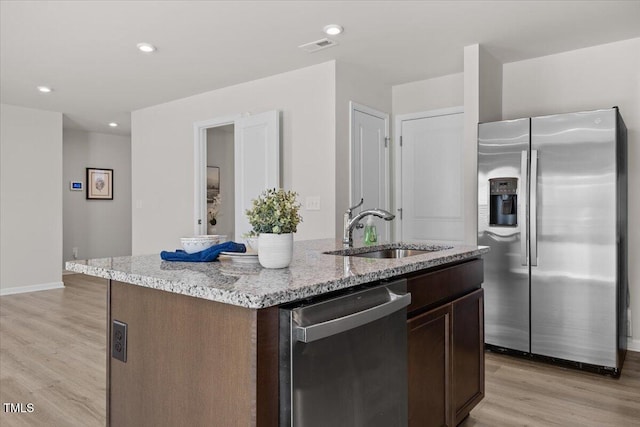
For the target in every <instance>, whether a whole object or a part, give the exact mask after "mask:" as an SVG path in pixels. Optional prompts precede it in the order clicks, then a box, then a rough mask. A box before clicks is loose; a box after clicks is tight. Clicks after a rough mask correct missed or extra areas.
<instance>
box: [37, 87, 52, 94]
mask: <svg viewBox="0 0 640 427" xmlns="http://www.w3.org/2000/svg"><path fill="white" fill-rule="evenodd" d="M38 90H39V91H40V92H42V93H49V92H52V91H53V89H51V88H50V87H49V86H38Z"/></svg>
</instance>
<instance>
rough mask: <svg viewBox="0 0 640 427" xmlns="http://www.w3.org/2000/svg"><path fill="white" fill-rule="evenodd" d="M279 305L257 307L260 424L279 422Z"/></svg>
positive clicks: (274, 425)
mask: <svg viewBox="0 0 640 427" xmlns="http://www.w3.org/2000/svg"><path fill="white" fill-rule="evenodd" d="M279 322H280V317H279V308H278V307H269V308H264V309H261V310H258V311H257V324H258V325H257V326H258V327H257V329H258V340H257V341H258V342H257V349H256V353H257V358H256V360H257V374H256V383H257V384H256V387H257V390H256V392H257V402H256V406H257V411H256V412H257V420H256V425H257V427H277V426H278V422H279V410H280V405H279V403H280V401H279V393H280V390H279V383H278V381H279V375H278V373H279V369H278V364H279V362H280V358H279V340H280V330H279V324H280V323H279Z"/></svg>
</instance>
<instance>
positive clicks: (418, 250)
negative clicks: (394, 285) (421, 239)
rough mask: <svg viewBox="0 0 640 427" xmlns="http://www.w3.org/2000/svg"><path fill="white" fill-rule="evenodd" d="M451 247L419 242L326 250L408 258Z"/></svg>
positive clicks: (389, 257) (360, 255) (366, 255)
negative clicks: (420, 243)
mask: <svg viewBox="0 0 640 427" xmlns="http://www.w3.org/2000/svg"><path fill="white" fill-rule="evenodd" d="M444 249H451V246H434V245H419V244H409V245H407V244H396V245H393V244H392V245H384V246H372V247H368V248H366V247H365V248H348V249H342V250H337V251H330V252H324V253H325V254H327V255H340V256H354V257H361V258H378V259H391V258H406V257H410V256H415V255H423V254H427V253H429V252H436V251H441V250H444Z"/></svg>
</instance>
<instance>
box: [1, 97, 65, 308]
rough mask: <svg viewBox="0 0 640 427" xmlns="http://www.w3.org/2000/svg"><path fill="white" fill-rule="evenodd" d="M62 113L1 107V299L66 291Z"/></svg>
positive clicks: (4, 105)
mask: <svg viewBox="0 0 640 427" xmlns="http://www.w3.org/2000/svg"><path fill="white" fill-rule="evenodd" d="M61 181H62V114H61V113H54V112H50V111H41V110H34V109H31V108H23V107H16V106H12V105H6V104H2V105H0V186H1V191H0V194H1V196H0V234H1V235H2V239H0V294H2V295H6V294H9V293H14V292H22V291H28V290H38V289H50V288H55V287H62V264H61V263H60V260H61V259H62V190H61V186H60V183H61Z"/></svg>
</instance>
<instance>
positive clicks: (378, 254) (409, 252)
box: [351, 249, 433, 258]
mask: <svg viewBox="0 0 640 427" xmlns="http://www.w3.org/2000/svg"><path fill="white" fill-rule="evenodd" d="M429 252H433V251H425V250H420V249H379V250H376V251H370V252H362V253H359V254H353V255H351V256H359V257H363V258H405V257H408V256H414V255H422V254H427V253H429Z"/></svg>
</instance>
